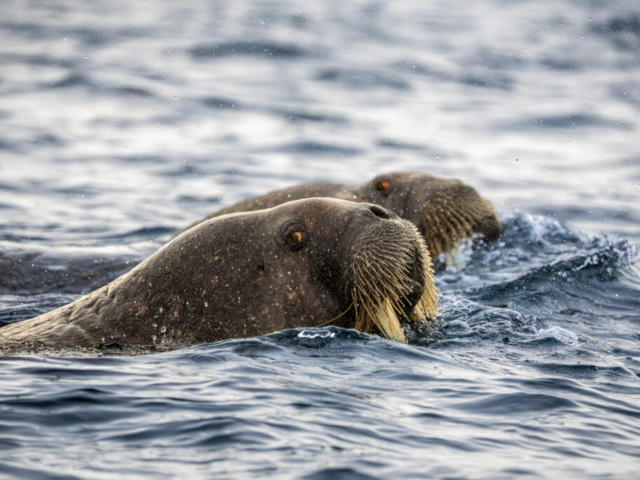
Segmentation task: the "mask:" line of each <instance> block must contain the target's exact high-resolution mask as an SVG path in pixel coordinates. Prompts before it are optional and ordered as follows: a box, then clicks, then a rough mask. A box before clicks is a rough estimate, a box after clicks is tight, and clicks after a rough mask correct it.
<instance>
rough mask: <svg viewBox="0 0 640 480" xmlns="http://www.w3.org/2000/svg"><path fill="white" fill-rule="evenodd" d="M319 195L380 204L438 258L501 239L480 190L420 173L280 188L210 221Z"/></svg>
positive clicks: (230, 208)
mask: <svg viewBox="0 0 640 480" xmlns="http://www.w3.org/2000/svg"><path fill="white" fill-rule="evenodd" d="M313 197H333V198H340V199H343V200H350V201H352V202H366V203H374V204H376V205H380V206H382V207H384V208H387V209H389V210H391V211H392V212H394V213H396V214H397V215H399V216H400V217H401V218H404V219H406V220H409V221H411V222H412V223H413V224H414V225H415V226H416V227H417V228H418V230H419V231H420V233H421V234H422V236H423V237H424V239H425V241H426V243H427V247H428V249H429V252H430V253H431V256H432V257H435V256H436V255H439V254H441V253H446V252H449V251H451V250H453V249H455V248H456V247H457V246H458V245H459V244H460V242H461V241H462V240H464V239H465V238H468V237H471V236H472V235H476V234H477V235H478V236H480V237H482V238H484V239H485V240H488V241H491V240H495V239H496V238H498V236H499V234H500V230H501V228H500V222H499V221H498V217H497V216H496V213H495V211H494V209H493V206H492V205H491V203H489V201H488V200H486V199H484V198H482V197H481V196H480V195H479V194H478V192H477V191H476V190H475V189H474V188H472V187H470V186H469V185H465V184H464V183H462V182H461V181H460V180H455V179H449V178H438V177H434V176H432V175H427V174H426V173H420V172H407V173H401V172H396V173H389V174H385V175H379V176H377V177H376V178H374V179H373V180H371V181H369V182H367V183H363V184H361V185H342V184H338V183H312V184H307V185H300V186H296V187H291V188H287V189H284V190H277V191H274V192H270V193H267V194H265V195H262V196H260V197H255V198H250V199H247V200H243V201H240V202H238V203H236V204H234V205H231V206H230V207H228V208H224V209H222V210H220V211H218V212H215V213H213V214H212V215H210V216H208V217H207V218H206V219H205V220H207V219H209V218H213V217H217V216H219V215H225V214H228V213H235V212H250V211H253V210H260V209H263V208H270V207H274V206H276V205H281V204H283V203H285V202H288V201H291V200H298V199H301V198H313ZM198 223H199V222H196V223H195V224H193V225H197V224H198ZM193 225H192V226H193Z"/></svg>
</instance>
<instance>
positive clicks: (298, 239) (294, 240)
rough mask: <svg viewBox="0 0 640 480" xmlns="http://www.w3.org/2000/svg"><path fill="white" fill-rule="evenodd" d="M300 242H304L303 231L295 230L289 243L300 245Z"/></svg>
mask: <svg viewBox="0 0 640 480" xmlns="http://www.w3.org/2000/svg"><path fill="white" fill-rule="evenodd" d="M300 242H302V232H293V233H292V234H291V235H289V243H290V244H291V245H298V244H299V243H300Z"/></svg>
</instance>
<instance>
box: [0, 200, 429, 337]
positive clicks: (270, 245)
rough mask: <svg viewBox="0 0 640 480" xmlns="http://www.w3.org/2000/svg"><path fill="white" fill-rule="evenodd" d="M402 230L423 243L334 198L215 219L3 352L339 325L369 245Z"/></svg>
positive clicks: (391, 220)
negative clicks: (358, 261) (356, 266)
mask: <svg viewBox="0 0 640 480" xmlns="http://www.w3.org/2000/svg"><path fill="white" fill-rule="evenodd" d="M392 225H393V227H394V231H398V228H404V229H407V230H409V231H410V232H413V233H411V235H413V238H417V234H416V233H415V231H414V229H413V227H412V226H411V225H410V224H409V223H408V222H406V221H404V220H401V219H399V218H398V217H397V216H395V215H394V214H393V213H391V212H389V211H386V210H385V209H383V208H380V207H378V206H375V205H367V204H358V203H353V202H346V201H342V200H337V199H329V198H319V199H309V200H300V201H296V202H290V203H287V204H285V205H282V206H279V207H276V208H273V209H269V210H260V211H256V212H248V213H247V212H245V213H239V214H233V215H225V216H219V217H216V218H212V219H210V220H207V221H204V222H202V223H200V224H199V225H197V226H196V227H194V228H192V229H190V230H188V231H186V232H184V233H183V234H182V235H180V236H179V237H177V238H176V239H174V240H173V241H172V242H170V243H169V244H167V245H165V246H164V247H163V248H161V249H160V250H159V251H158V252H156V253H155V254H154V255H152V256H151V257H149V258H148V259H147V260H146V261H144V262H143V263H141V264H140V265H138V266H137V267H136V268H134V269H133V270H132V271H131V272H129V273H127V274H125V275H123V276H121V277H119V278H118V279H116V280H114V281H113V282H111V283H110V284H108V285H106V286H104V287H103V288H100V289H99V290H96V291H94V292H92V293H90V294H89V295H86V296H84V297H82V298H80V299H79V300H77V301H76V302H74V303H71V304H69V305H66V306H64V307H62V308H59V309H57V310H54V311H52V312H49V313H46V314H44V315H41V316H39V317H36V318H33V319H30V320H25V321H22V322H18V323H16V324H12V325H8V326H6V327H4V328H2V329H0V346H3V345H4V346H7V345H25V346H66V347H76V346H79V347H95V346H98V345H101V344H103V345H109V344H120V345H150V344H154V345H169V346H171V345H174V346H181V345H189V344H195V343H201V342H213V341H218V340H223V339H228V338H239V337H251V336H255V335H262V334H266V333H270V332H274V331H278V330H282V329H287V328H294V327H312V326H317V325H320V324H323V323H325V322H330V321H331V320H332V319H334V318H335V317H338V316H339V315H340V314H342V313H343V312H345V310H347V311H348V310H349V306H350V302H351V297H350V293H349V291H350V290H349V288H350V284H351V282H352V281H353V274H352V272H351V270H350V268H349V267H350V265H351V264H352V263H353V259H354V256H355V255H356V254H357V253H358V242H359V239H360V240H361V239H362V238H363V237H362V236H363V235H364V236H365V237H366V238H367V241H371V238H374V239H375V238H379V237H384V234H385V232H389V231H391V230H392V228H391V226H392ZM403 231H404V230H403ZM292 237H295V239H294V240H295V241H298V240H299V241H298V242H297V243H296V244H292V243H291V238H292ZM387 237H389V235H387ZM417 280H418V281H420V284H421V286H424V283H423V282H422V281H421V279H417ZM418 290H420V291H421V290H422V289H421V288H419V289H418ZM417 293H418V296H419V293H420V292H417ZM415 300H416V301H417V297H416V299H415ZM414 304H415V302H414ZM354 321H355V319H354V316H353V314H352V313H349V312H348V313H347V314H345V315H343V316H342V317H340V318H338V319H336V320H334V321H332V322H331V323H332V324H334V325H338V326H342V327H347V328H353V326H354Z"/></svg>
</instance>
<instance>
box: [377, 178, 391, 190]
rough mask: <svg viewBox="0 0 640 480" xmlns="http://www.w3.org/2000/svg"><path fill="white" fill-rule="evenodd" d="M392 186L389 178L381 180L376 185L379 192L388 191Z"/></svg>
mask: <svg viewBox="0 0 640 480" xmlns="http://www.w3.org/2000/svg"><path fill="white" fill-rule="evenodd" d="M390 186H391V182H390V181H389V180H380V181H379V182H378V184H377V185H376V190H378V191H379V192H386V191H387V190H389V187H390Z"/></svg>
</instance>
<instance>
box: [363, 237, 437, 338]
mask: <svg viewBox="0 0 640 480" xmlns="http://www.w3.org/2000/svg"><path fill="white" fill-rule="evenodd" d="M413 230H414V231H413V232H412V233H413V234H414V235H413V238H406V236H405V237H404V238H403V240H404V241H402V242H393V243H392V242H391V241H389V242H388V243H386V242H385V240H386V238H383V239H377V240H378V241H377V242H375V243H373V246H372V247H369V246H368V243H369V242H368V241H367V240H368V239H366V238H365V239H364V240H363V242H362V243H363V244H364V246H362V245H361V249H362V250H361V251H359V253H358V255H357V257H356V259H355V262H354V264H353V278H354V285H353V307H354V310H355V317H356V323H355V328H356V329H357V330H360V331H363V332H366V333H369V332H371V330H372V329H373V327H374V326H375V327H377V328H378V330H380V332H381V333H382V334H383V335H384V336H386V337H387V338H389V339H391V340H395V341H398V342H401V343H406V338H405V336H404V331H403V329H402V326H401V324H400V320H399V317H400V318H403V317H405V312H404V309H403V301H404V302H407V303H410V301H409V295H410V290H409V288H410V287H409V285H410V284H411V283H412V277H411V272H412V270H413V269H414V268H417V269H418V272H417V274H418V276H419V278H420V279H421V286H422V287H423V290H422V295H421V296H420V299H419V300H418V302H417V304H416V306H415V308H414V311H413V313H412V314H411V315H410V316H409V320H411V321H414V322H424V321H427V320H426V319H427V318H431V319H435V318H436V316H437V313H438V311H437V306H436V305H437V288H436V286H435V276H434V273H433V269H432V264H431V257H430V255H429V251H428V250H427V246H426V244H425V241H424V240H423V239H422V237H421V236H420V235H419V234H418V231H417V229H415V227H414V229H413ZM404 232H405V233H404V235H406V230H405V231H404ZM400 233H401V232H400V231H397V232H394V234H400ZM404 235H403V236H404ZM389 240H391V238H390V239H389ZM414 285H415V283H414Z"/></svg>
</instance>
